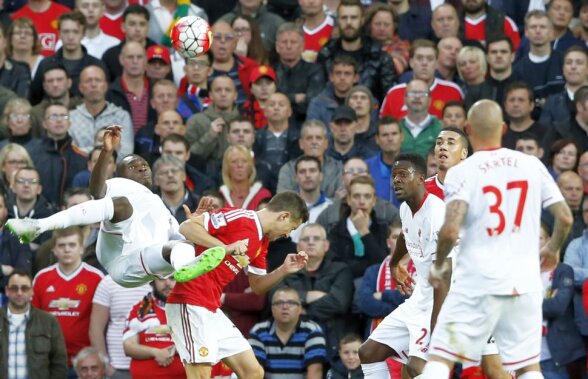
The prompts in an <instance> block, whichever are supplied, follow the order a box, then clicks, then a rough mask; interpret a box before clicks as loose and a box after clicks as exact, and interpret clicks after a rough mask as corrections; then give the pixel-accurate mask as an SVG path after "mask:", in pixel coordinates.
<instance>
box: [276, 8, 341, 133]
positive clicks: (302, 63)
mask: <svg viewBox="0 0 588 379" xmlns="http://www.w3.org/2000/svg"><path fill="white" fill-rule="evenodd" d="M319 2H320V3H322V0H319V1H304V0H302V1H301V2H300V3H301V5H300V6H301V8H302V11H303V12H304V9H305V7H306V6H308V7H309V8H312V9H316V11H317V12H320V13H322V12H323V9H322V6H320V7H315V4H318V3H319ZM319 9H320V11H319ZM311 12H312V11H311ZM324 17H327V16H326V15H325V16H324ZM308 22H309V19H305V23H308ZM318 25H319V26H318V27H319V28H320V27H322V26H320V25H323V24H318ZM326 26H327V27H328V26H329V25H328V24H326ZM331 27H332V25H331ZM303 28H304V26H303ZM313 29H314V28H313ZM306 30H308V29H306ZM330 33H331V32H330V31H329V33H328V34H329V35H330ZM315 37H316V36H315V35H314V34H313V35H309V34H305V32H303V31H302V30H301V29H300V27H299V26H298V25H296V24H294V23H291V22H287V23H284V24H282V25H281V26H280V27H279V28H278V34H277V36H276V52H277V54H278V58H279V59H278V62H277V63H276V64H275V65H274V70H275V72H276V77H277V78H278V92H282V93H283V94H285V95H286V96H288V99H289V100H290V104H291V105H292V112H293V118H294V121H295V123H296V125H297V126H298V125H301V124H302V123H303V122H304V120H306V118H307V117H306V111H307V109H308V106H309V103H310V101H311V99H313V98H315V97H316V96H317V95H318V94H319V93H320V92H321V91H322V89H323V87H324V86H325V76H324V70H323V68H322V67H321V66H320V65H318V64H315V63H313V62H314V58H313V59H311V60H310V61H309V60H308V59H306V57H305V55H304V54H307V53H310V52H313V53H314V50H304V49H305V48H306V47H307V45H306V42H307V41H308V43H310V42H311V41H315ZM309 39H310V40H309ZM316 43H317V44H319V42H318V41H316ZM311 47H312V46H311ZM312 48H314V47H312ZM316 48H317V50H316V53H318V48H319V46H318V45H316ZM303 51H304V52H303ZM303 57H304V59H303Z"/></svg>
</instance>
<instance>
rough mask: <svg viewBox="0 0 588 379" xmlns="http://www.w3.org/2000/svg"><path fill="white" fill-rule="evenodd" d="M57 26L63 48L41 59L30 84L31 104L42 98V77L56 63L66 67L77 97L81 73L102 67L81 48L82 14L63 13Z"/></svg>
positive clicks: (83, 26)
mask: <svg viewBox="0 0 588 379" xmlns="http://www.w3.org/2000/svg"><path fill="white" fill-rule="evenodd" d="M58 26H59V36H60V37H61V41H62V42H63V46H62V47H61V48H60V49H59V50H58V51H57V52H56V53H55V54H54V55H51V56H50V57H47V58H45V59H43V61H42V62H41V63H39V68H38V69H37V72H36V74H35V77H34V79H33V81H32V83H31V92H30V93H31V95H30V96H31V103H32V104H37V103H39V102H40V101H41V100H42V98H43V96H42V94H43V91H42V89H43V79H44V78H43V76H44V73H45V70H46V69H47V68H48V67H51V66H53V65H55V64H56V63H58V64H62V65H63V66H64V67H66V68H67V71H68V74H69V77H70V78H71V81H72V85H71V89H70V91H71V94H72V95H73V96H77V95H79V94H80V91H79V83H80V73H81V71H82V70H83V69H84V68H85V67H87V66H89V65H96V66H102V65H103V63H102V61H100V60H99V59H97V58H94V57H93V56H91V55H89V54H88V52H87V51H86V48H85V47H83V46H82V38H83V37H84V32H85V30H86V19H85V18H84V15H83V14H81V13H80V12H79V11H73V12H70V13H64V14H63V15H61V16H59V22H58ZM102 67H104V66H102Z"/></svg>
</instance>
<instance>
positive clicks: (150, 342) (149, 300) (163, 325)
mask: <svg viewBox="0 0 588 379" xmlns="http://www.w3.org/2000/svg"><path fill="white" fill-rule="evenodd" d="M134 336H138V337H139V344H140V345H142V346H147V347H152V348H156V349H165V348H171V347H173V346H174V342H173V340H172V338H171V334H170V330H169V328H168V327H167V318H166V316H165V303H164V302H162V301H161V300H158V299H156V298H155V297H154V296H153V294H152V293H150V294H148V295H147V296H145V298H144V299H143V300H141V301H140V302H139V303H137V304H135V306H133V308H132V309H131V311H130V312H129V315H128V316H127V321H126V322H125V328H124V330H123V341H125V340H126V339H128V338H131V337H134ZM130 370H131V376H132V377H133V378H150V379H167V378H185V377H186V373H185V371H184V366H183V365H182V361H181V360H180V356H179V355H177V354H176V355H175V356H174V360H173V362H172V363H171V365H169V366H167V367H161V366H160V365H159V364H158V363H157V361H156V360H155V359H154V358H151V359H131V368H130Z"/></svg>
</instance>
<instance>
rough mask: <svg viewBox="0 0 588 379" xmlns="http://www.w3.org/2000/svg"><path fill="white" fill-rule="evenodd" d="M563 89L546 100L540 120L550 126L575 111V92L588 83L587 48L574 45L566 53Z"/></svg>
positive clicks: (568, 116)
mask: <svg viewBox="0 0 588 379" xmlns="http://www.w3.org/2000/svg"><path fill="white" fill-rule="evenodd" d="M562 71H563V76H564V79H565V85H564V88H563V90H562V91H560V92H558V93H554V94H551V95H549V96H548V97H547V100H545V105H544V106H543V111H542V112H541V118H540V120H539V121H540V122H541V123H542V124H543V125H545V126H548V127H550V126H551V125H552V124H553V123H554V122H555V121H561V120H566V119H569V118H570V117H571V115H572V114H573V113H574V94H575V93H576V91H577V90H578V88H580V87H583V86H585V85H587V84H588V53H587V52H586V48H584V47H579V46H573V47H571V48H570V49H569V50H568V51H566V52H565V54H564V59H563V68H562Z"/></svg>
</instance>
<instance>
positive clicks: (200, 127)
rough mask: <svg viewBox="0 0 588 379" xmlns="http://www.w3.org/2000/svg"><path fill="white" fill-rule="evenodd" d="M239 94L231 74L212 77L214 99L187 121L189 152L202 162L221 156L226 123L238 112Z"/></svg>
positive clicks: (225, 135) (225, 134) (211, 85)
mask: <svg viewBox="0 0 588 379" xmlns="http://www.w3.org/2000/svg"><path fill="white" fill-rule="evenodd" d="M237 96H238V95H237V88H236V86H235V82H234V81H233V79H231V77H229V76H227V75H223V76H218V77H216V78H214V79H212V81H211V83H210V98H211V100H212V102H211V103H210V105H209V106H208V108H206V109H205V110H204V112H201V113H198V114H195V115H193V116H192V117H190V118H189V119H188V121H187V122H186V139H187V140H188V142H189V143H190V152H191V153H192V154H193V155H195V158H196V159H198V160H199V161H201V162H206V161H207V160H210V159H216V160H221V159H222V157H223V154H224V152H225V150H226V148H227V146H228V144H227V141H226V137H227V125H228V123H229V121H230V120H231V119H232V118H234V117H236V116H238V115H239V111H238V109H237V105H236V101H237ZM204 165H205V164H204Z"/></svg>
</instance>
